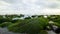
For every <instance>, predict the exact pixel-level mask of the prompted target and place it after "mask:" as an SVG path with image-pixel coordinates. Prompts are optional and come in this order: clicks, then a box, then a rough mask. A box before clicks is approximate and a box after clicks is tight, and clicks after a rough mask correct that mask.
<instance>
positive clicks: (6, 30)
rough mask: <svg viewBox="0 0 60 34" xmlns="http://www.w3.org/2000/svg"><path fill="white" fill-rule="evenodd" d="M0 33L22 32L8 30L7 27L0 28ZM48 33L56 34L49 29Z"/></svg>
mask: <svg viewBox="0 0 60 34" xmlns="http://www.w3.org/2000/svg"><path fill="white" fill-rule="evenodd" d="M0 34H20V33H13V32H10V31H8V29H7V28H0ZM48 34H55V33H54V32H53V31H48Z"/></svg>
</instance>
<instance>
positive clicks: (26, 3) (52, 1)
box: [0, 0, 60, 15]
mask: <svg viewBox="0 0 60 34" xmlns="http://www.w3.org/2000/svg"><path fill="white" fill-rule="evenodd" d="M5 14H28V15H60V0H0V15H5Z"/></svg>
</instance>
